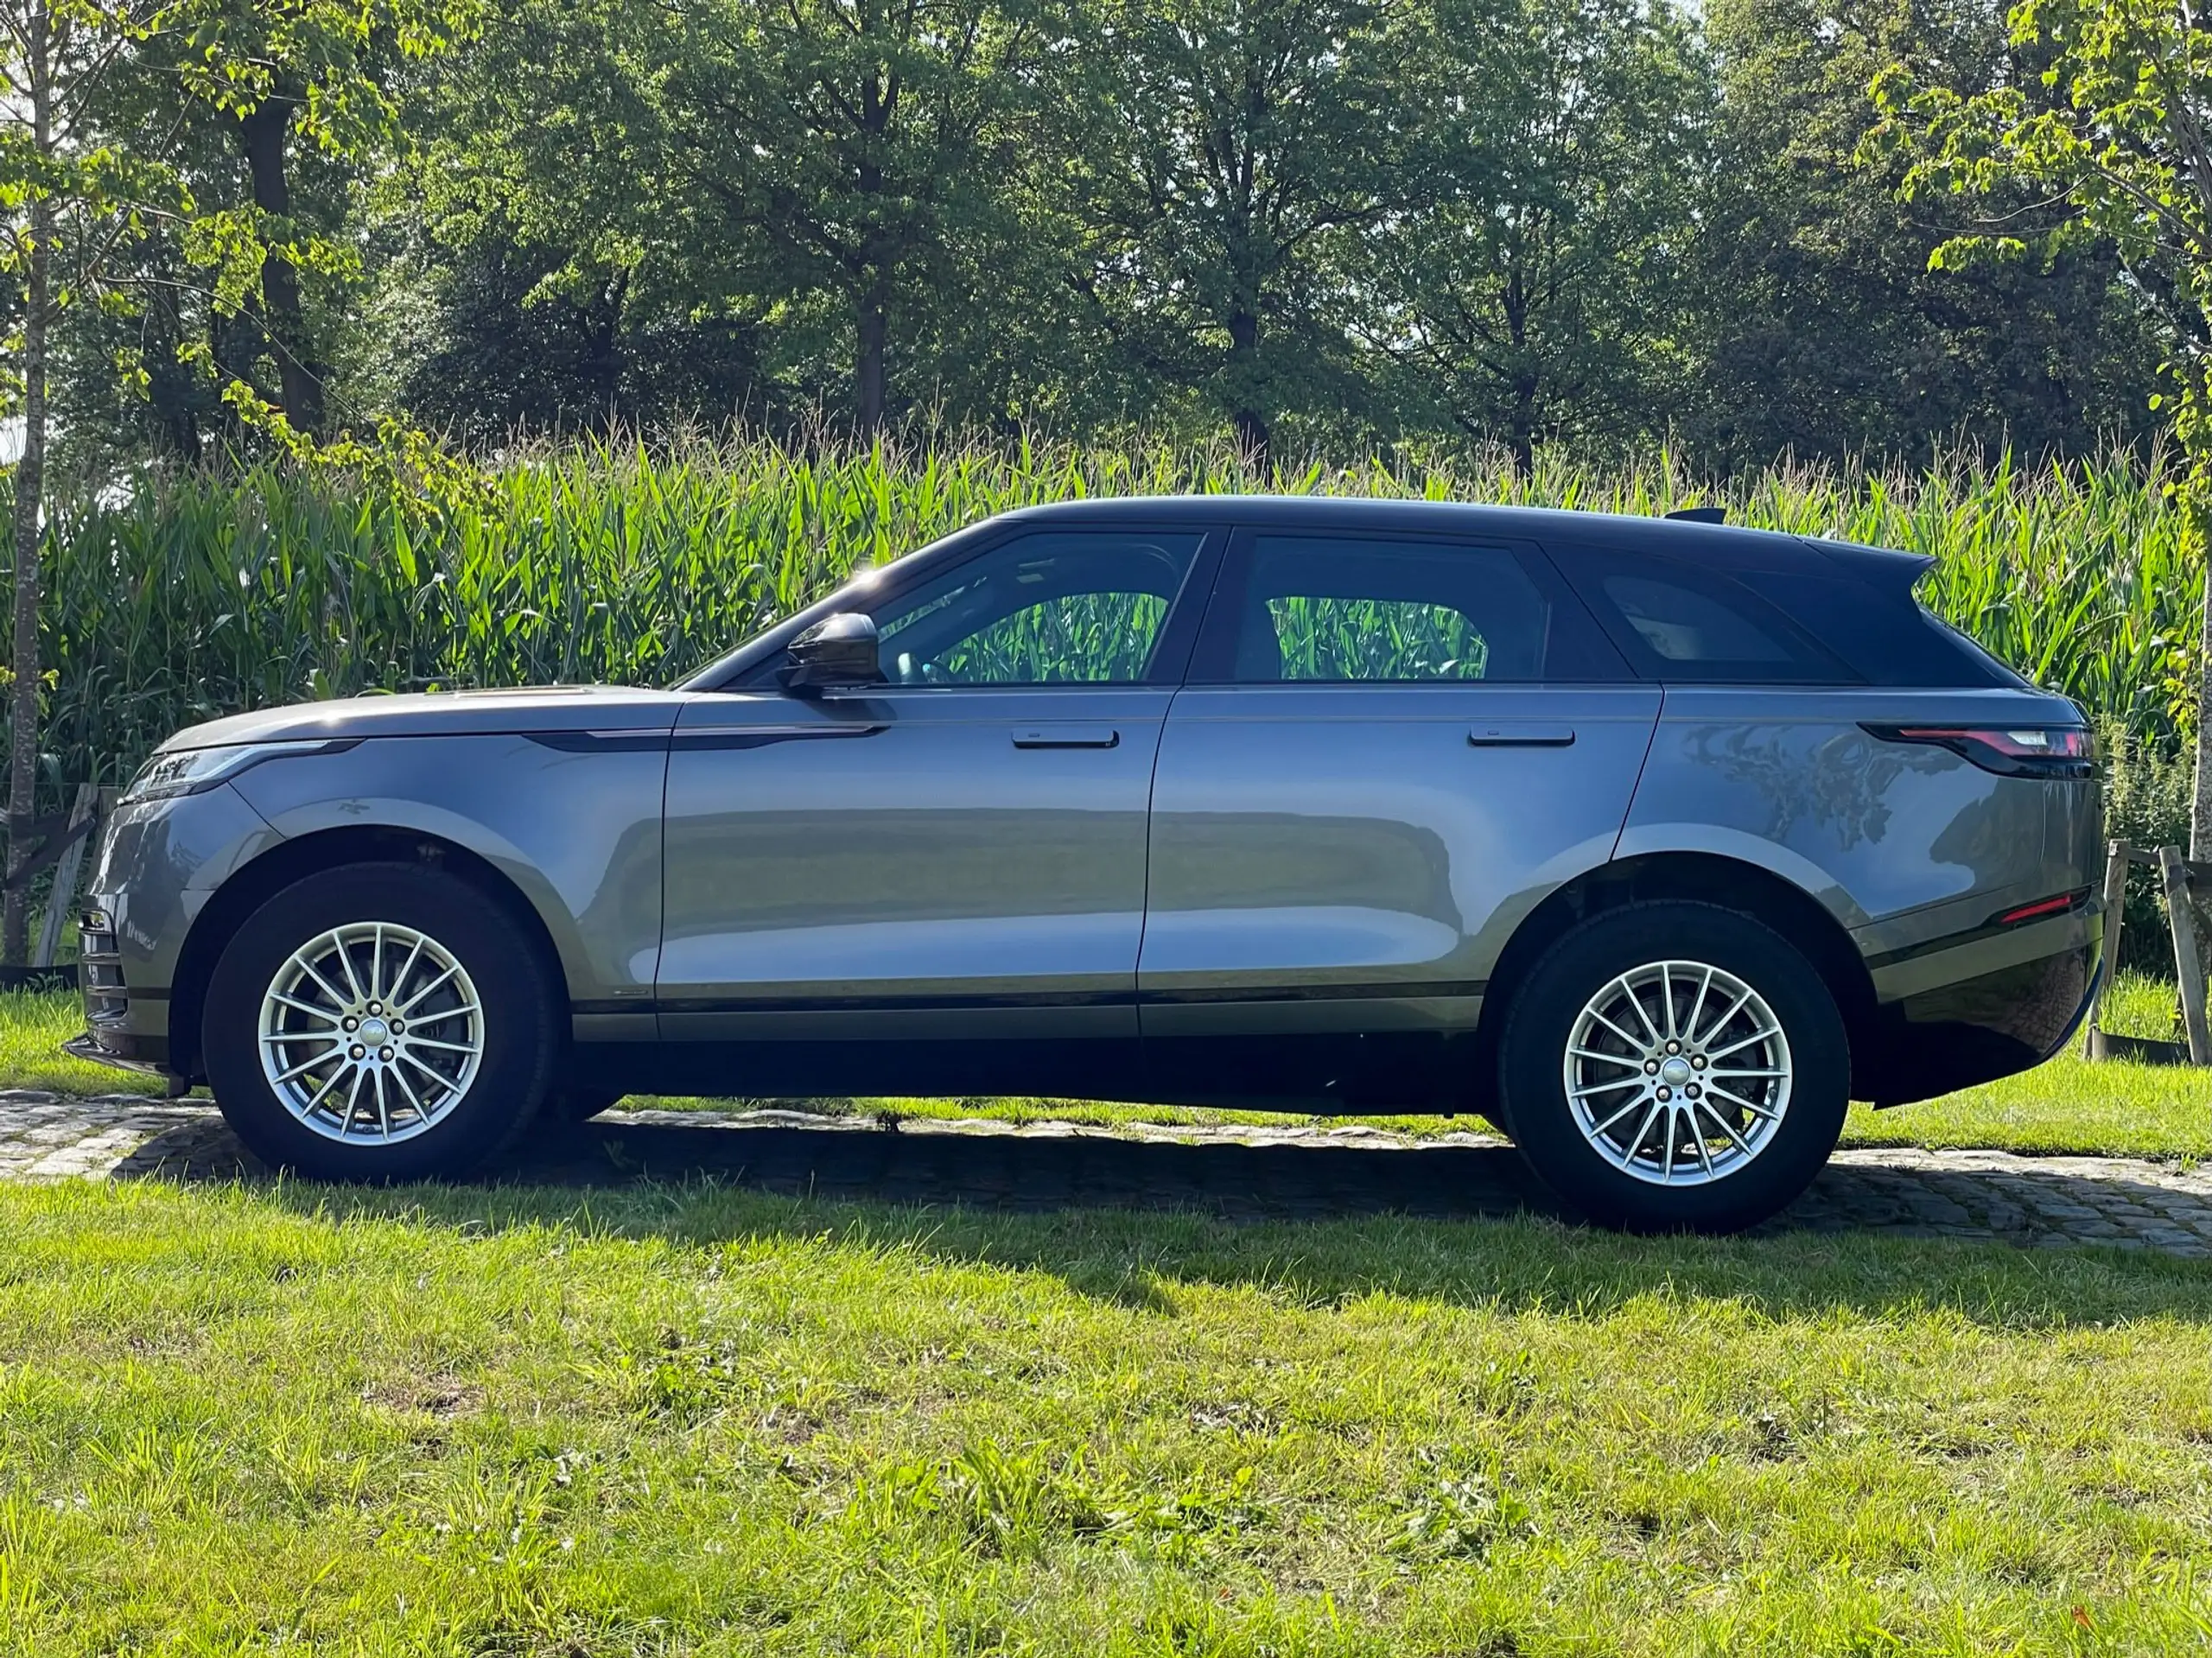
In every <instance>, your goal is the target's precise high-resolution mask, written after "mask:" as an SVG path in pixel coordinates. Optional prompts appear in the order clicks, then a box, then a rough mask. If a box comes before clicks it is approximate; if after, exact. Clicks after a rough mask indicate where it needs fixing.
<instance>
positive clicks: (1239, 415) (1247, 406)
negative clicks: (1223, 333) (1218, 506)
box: [1229, 311, 1274, 473]
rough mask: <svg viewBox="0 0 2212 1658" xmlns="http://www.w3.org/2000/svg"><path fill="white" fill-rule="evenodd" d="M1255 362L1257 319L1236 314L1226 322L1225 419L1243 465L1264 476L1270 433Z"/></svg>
mask: <svg viewBox="0 0 2212 1658" xmlns="http://www.w3.org/2000/svg"><path fill="white" fill-rule="evenodd" d="M1259 359H1260V319H1259V318H1258V317H1256V316H1255V315H1253V314H1250V313H1249V312H1245V311H1239V312H1236V313H1235V314H1232V315H1231V316H1230V319H1229V391H1230V399H1231V401H1232V405H1233V406H1232V407H1231V408H1230V413H1229V419H1230V424H1231V425H1232V426H1233V427H1235V429H1236V447H1237V448H1239V449H1240V450H1242V451H1243V454H1244V458H1245V461H1247V463H1248V464H1249V465H1250V467H1252V468H1253V470H1254V471H1255V472H1258V473H1265V472H1266V471H1267V469H1268V461H1269V459H1270V456H1271V451H1272V449H1273V448H1274V433H1273V432H1272V431H1270V430H1269V429H1268V416H1267V411H1266V410H1263V409H1262V408H1261V407H1260V406H1259V404H1260V397H1259V387H1258V384H1257V383H1258V379H1259V372H1260V360H1259Z"/></svg>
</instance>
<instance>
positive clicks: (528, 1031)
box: [202, 863, 557, 1179]
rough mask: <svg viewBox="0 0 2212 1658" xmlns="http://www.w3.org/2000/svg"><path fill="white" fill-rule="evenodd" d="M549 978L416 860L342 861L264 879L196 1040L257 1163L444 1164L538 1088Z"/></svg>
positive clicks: (546, 1041) (503, 1129)
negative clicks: (267, 892)
mask: <svg viewBox="0 0 2212 1658" xmlns="http://www.w3.org/2000/svg"><path fill="white" fill-rule="evenodd" d="M553 1007H554V998H553V995H552V991H551V984H550V975H549V974H548V973H547V971H546V968H545V965H544V963H543V962H541V961H540V960H539V959H538V957H537V952H535V951H534V950H531V948H530V947H529V945H528V944H527V943H524V942H523V941H522V939H521V938H520V937H518V929H517V927H516V925H515V922H514V918H513V917H512V916H510V915H509V914H507V912H505V910H504V909H503V908H501V906H500V905H499V904H498V903H497V902H495V901H494V900H493V899H492V898H490V897H488V896H487V895H486V894H485V893H482V892H480V891H479V890H478V889H477V888H476V887H474V886H472V885H470V884H469V883H467V882H466V881H463V880H459V879H457V878H456V877H454V876H453V875H451V874H448V873H445V872H444V871H442V870H439V869H436V868H433V867H424V866H422V865H414V864H398V863H364V864H349V865H346V866H343V867H339V868H336V869H332V870H328V871H326V872H324V873H320V874H316V875H313V876H310V877H308V879H306V880H302V881H300V882H297V883H296V884H295V885H294V886H289V887H287V888H286V889H285V890H284V891H283V892H281V893H277V894H276V895H275V896H274V897H273V898H271V899H269V901H268V902H267V903H265V904H264V905H262V907H261V908H260V909H259V910H257V912H255V913H254V914H253V915H251V917H249V918H247V920H246V922H245V924H244V925H243V926H242V927H240V928H239V930H238V933H237V935H236V937H233V938H232V941H231V943H230V944H229V946H228V947H227V948H226V950H225V951H224V953H223V956H222V959H221V960H220V962H218V963H217V965H216V969H215V973H214V976H213V981H211V983H210V985H209V987H208V995H207V1013H206V1020H205V1026H204V1028H203V1032H202V1043H203V1046H204V1049H205V1052H206V1056H207V1072H208V1078H209V1081H210V1082H211V1083H213V1087H214V1090H215V1096H216V1100H217V1102H218V1103H219V1104H220V1105H221V1106H222V1108H223V1112H224V1115H226V1117H227V1118H228V1119H229V1120H230V1121H231V1123H232V1127H233V1128H236V1129H237V1131H238V1135H239V1137H240V1138H241V1139H242V1140H245V1142H246V1143H247V1145H248V1146H250V1147H251V1148H252V1149H253V1150H254V1151H255V1152H256V1153H257V1154H258V1155H260V1156H261V1157H262V1158H263V1159H265V1160H267V1161H269V1162H271V1163H275V1164H278V1165H282V1166H287V1167H291V1168H296V1169H299V1170H302V1171H303V1172H308V1173H311V1174H316V1175H321V1176H325V1177H329V1178H356V1179H358V1178H369V1179H377V1178H384V1179H405V1178H421V1177H423V1176H428V1175H434V1174H447V1173H454V1172H460V1171H461V1170H463V1169H466V1168H468V1167H470V1166H474V1164H476V1163H478V1162H480V1161H481V1160H482V1159H484V1158H486V1157H487V1156H489V1155H491V1154H492V1153H493V1152H495V1151H497V1150H498V1149H499V1147H501V1146H502V1145H504V1144H505V1142H506V1140H508V1139H509V1138H510V1137H512V1134H514V1133H515V1132H516V1131H517V1130H518V1128H520V1127H521V1126H522V1124H523V1123H524V1122H526V1121H528V1120H529V1119H530V1117H531V1115H533V1114H534V1113H535V1111H536V1110H537V1106H538V1103H539V1102H540V1100H541V1099H542V1098H543V1096H544V1095H545V1092H546V1089H547V1084H548V1081H549V1078H550V1075H551V1070H552V1064H553V1058H554V1055H555V1052H556V1045H557V1031H556V1026H555V1022H554V1017H553V1011H552V1010H553Z"/></svg>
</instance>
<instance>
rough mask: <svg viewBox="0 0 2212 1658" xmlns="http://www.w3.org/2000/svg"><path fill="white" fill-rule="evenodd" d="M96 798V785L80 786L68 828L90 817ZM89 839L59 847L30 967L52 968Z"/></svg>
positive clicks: (72, 902) (97, 793) (87, 836)
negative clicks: (59, 854) (62, 925)
mask: <svg viewBox="0 0 2212 1658" xmlns="http://www.w3.org/2000/svg"><path fill="white" fill-rule="evenodd" d="M99 798H100V789H99V785H98V784H97V783H80V784H79V785H77V797H76V799H75V800H73V802H71V803H70V806H69V828H70V829H76V828H77V827H78V826H79V825H80V824H82V823H85V822H86V820H87V819H88V818H90V817H91V816H92V813H93V811H94V810H96V809H97V808H98V806H99ZM65 832H66V831H65ZM91 838H92V836H91V835H89V834H86V835H79V836H78V837H77V838H76V839H75V840H73V841H72V842H69V844H68V845H67V846H66V847H64V848H61V857H60V861H58V862H56V863H55V864H54V886H53V889H52V891H51V892H50V893H49V894H48V898H47V900H46V921H45V924H43V925H42V926H41V927H40V928H39V930H38V953H37V954H36V955H35V956H32V957H31V965H32V966H33V967H52V966H53V965H54V952H55V951H56V950H60V948H61V923H62V921H63V918H66V917H67V915H68V913H69V912H70V910H71V909H72V908H73V905H74V903H75V900H76V897H77V871H78V869H79V867H80V866H81V865H82V864H83V863H84V861H85V842H87V841H89V840H90V839H91Z"/></svg>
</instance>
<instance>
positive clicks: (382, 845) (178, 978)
mask: <svg viewBox="0 0 2212 1658" xmlns="http://www.w3.org/2000/svg"><path fill="white" fill-rule="evenodd" d="M349 863H418V864H422V865H424V866H426V867H434V868H439V869H443V870H445V871H446V872H447V873H450V874H454V875H457V876H459V877H460V878H461V879H462V880H466V881H467V882H468V883H469V884H470V885H471V886H474V887H476V888H477V889H478V890H479V891H480V892H482V893H484V894H485V895H486V897H487V898H489V899H492V900H493V902H494V903H496V904H498V905H500V907H501V908H503V909H505V911H507V912H509V914H510V915H512V918H514V922H515V925H516V928H517V931H518V934H519V936H520V937H523V938H524V939H525V940H526V941H527V942H528V943H529V946H530V947H531V949H533V950H537V952H538V953H539V955H540V957H541V959H542V960H543V962H544V963H545V965H546V967H547V969H549V971H550V973H551V974H552V975H553V980H554V982H555V983H556V985H558V984H563V983H565V982H566V975H565V972H564V971H563V962H562V959H561V952H560V950H558V949H557V948H556V945H555V943H554V939H553V935H552V932H551V931H550V929H549V928H548V927H547V926H546V924H545V918H544V917H543V915H541V914H540V913H539V912H538V910H537V905H534V904H532V903H531V901H530V899H529V897H528V895H527V894H525V893H524V892H523V890H522V888H521V887H520V886H518V885H516V883H515V882H514V880H512V878H511V877H510V876H509V875H508V874H507V873H505V871H503V870H502V869H500V868H499V866H498V865H497V864H495V863H493V861H491V860H490V859H488V858H486V857H485V856H484V855H483V854H481V853H479V852H474V851H472V850H471V849H470V848H467V847H465V846H462V845H461V843H460V842H455V841H451V840H448V839H447V838H446V837H444V836H443V835H432V834H429V833H426V832H424V831H423V830H420V829H399V828H393V827H390V826H381V825H362V826H358V827H347V828H343V829H321V830H317V831H315V832H314V833H312V834H308V835H300V836H298V837H297V838H296V839H293V840H289V841H283V842H278V843H277V845H276V846H273V847H271V848H270V849H269V850H268V851H266V852H264V853H263V854H261V855H260V856H259V857H257V858H256V859H254V860H253V861H251V862H250V863H247V864H245V865H244V866H243V867H240V868H239V869H238V871H237V872H236V873H233V874H232V876H231V878H230V879H229V880H226V881H225V882H224V883H223V884H222V885H221V886H219V887H217V888H216V889H215V892H214V894H213V897H211V898H210V899H208V900H207V903H206V904H205V905H202V906H201V908H200V913H199V914H198V915H196V916H194V918H193V921H192V925H191V927H190V929H189V930H188V931H187V932H186V934H185V938H184V945H183V948H182V949H181V950H180V951H179V952H178V955H177V962H176V970H175V974H174V975H173V976H172V978H171V980H170V985H171V987H172V988H171V990H170V995H169V1056H170V1057H169V1064H170V1065H171V1066H172V1067H173V1068H174V1069H175V1070H176V1071H178V1072H179V1073H180V1074H181V1075H182V1076H185V1077H190V1078H192V1079H194V1080H195V1081H197V1080H200V1078H201V1077H202V1076H203V1073H204V1069H205V1061H204V1059H203V1057H202V1056H201V1053H200V1018H201V1015H202V1013H203V1012H204V1011H205V1009H206V1006H207V981H208V979H209V978H210V976H211V975H213V972H214V969H215V963H216V962H218V961H219V960H220V959H221V958H222V954H223V950H224V949H225V948H226V946H227V945H228V944H229V943H230V942H231V940H232V938H233V937H236V936H237V934H238V929H239V928H240V927H242V926H244V925H245V921H246V918H247V917H249V916H251V914H253V912H255V911H256V910H257V909H259V908H260V907H261V906H262V905H263V904H264V903H265V902H266V901H267V900H268V899H270V897H271V896H273V895H274V894H276V893H279V892H281V891H283V889H284V888H285V887H287V886H290V885H291V884H292V883H293V882H294V881H296V880H302V879H303V878H304V877H306V876H308V875H311V874H314V873H315V872H316V871H318V870H322V869H334V868H336V867H339V866H340V865H341V864H349ZM556 1024H557V1025H559V1026H562V1027H563V1028H565V1020H562V1021H556Z"/></svg>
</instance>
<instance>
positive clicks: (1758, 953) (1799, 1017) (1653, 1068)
mask: <svg viewBox="0 0 2212 1658" xmlns="http://www.w3.org/2000/svg"><path fill="white" fill-rule="evenodd" d="M1502 1058H1503V1064H1502V1076H1501V1078H1500V1081H1501V1084H1502V1086H1503V1088H1504V1089H1505V1091H1506V1096H1507V1102H1508V1105H1509V1108H1510V1112H1511V1115H1512V1118H1513V1124H1514V1130H1515V1134H1516V1142H1517V1143H1518V1144H1519V1146H1520V1147H1521V1149H1522V1153H1523V1154H1524V1155H1525V1156H1527V1158H1528V1159H1529V1162H1530V1163H1531V1164H1532V1165H1533V1166H1535V1170H1536V1172H1538V1173H1539V1174H1541V1176H1542V1177H1543V1178H1544V1179H1545V1180H1546V1181H1547V1182H1548V1184H1549V1185H1551V1186H1552V1187H1553V1188H1554V1190H1556V1191H1558V1192H1559V1193H1560V1196H1562V1197H1565V1198H1567V1201H1568V1202H1569V1203H1570V1204H1573V1205H1574V1206H1575V1207H1576V1208H1578V1209H1580V1210H1582V1211H1583V1212H1584V1213H1586V1214H1587V1215H1589V1216H1591V1217H1592V1218H1593V1219H1597V1220H1600V1221H1604V1222H1605V1223H1610V1224H1617V1225H1624V1226H1630V1227H1635V1228H1637V1229H1677V1228H1687V1229H1700V1230H1726V1229H1733V1228H1737V1227H1742V1226H1748V1225H1751V1224H1752V1223H1756V1222H1758V1221H1760V1220H1764V1218H1766V1217H1768V1216H1770V1215H1771V1214H1773V1213H1774V1212H1775V1211H1776V1210H1779V1209H1781V1208H1782V1207H1783V1205H1785V1204H1788V1203H1789V1201H1790V1200H1791V1199H1792V1198H1794V1197H1796V1196H1797V1195H1798V1193H1800V1192H1801V1191H1803V1190H1804V1188H1805V1186H1806V1185H1808V1183H1809V1182H1810V1181H1811V1179H1812V1178H1813V1176H1814V1174H1815V1172H1818V1170H1819V1168H1820V1166H1821V1163H1822V1162H1824V1161H1825V1160H1826V1159H1827V1155H1828V1153H1829V1152H1831V1151H1832V1150H1833V1149H1834V1146H1835V1141H1836V1137H1837V1135H1838V1134H1840V1132H1841V1130H1842V1126H1843V1115H1844V1110H1845V1108H1846V1105H1847V1096H1848V1093H1849V1054H1848V1050H1847V1045H1846V1042H1845V1038H1844V1032H1843V1026H1842V1020H1841V1019H1840V1016H1839V1015H1838V1013H1837V1011H1836V1007H1835V1001H1834V998H1833V996H1831V995H1830V994H1829V992H1828V989H1827V986H1826V984H1825V983H1824V982H1823V981H1821V977H1820V975H1819V974H1818V973H1816V972H1815V970H1814V969H1813V967H1812V966H1811V964H1810V963H1809V962H1807V961H1806V960H1805V958H1804V957H1803V956H1801V955H1800V954H1799V953H1798V952H1797V951H1796V950H1793V949H1792V948H1791V947H1790V946H1789V943H1786V942H1785V941H1784V940H1783V938H1782V937H1780V936H1779V935H1778V934H1777V933H1775V932H1774V931H1772V930H1771V929H1770V928H1768V927H1766V926H1764V925H1763V924H1760V923H1759V922H1758V921H1755V920H1753V919H1751V918H1750V917H1748V916H1744V915H1739V914H1737V913H1735V912H1732V911H1728V910H1723V909H1719V908H1718V907H1715V906H1713V905H1705V904H1692V903H1677V902H1668V903H1650V904H1637V905H1630V906H1628V907H1627V908H1624V909H1621V910H1617V911H1613V912H1608V913H1605V914H1602V915H1599V916H1597V917H1595V918H1592V919H1591V920H1589V921H1587V922H1585V923H1584V924H1581V925H1580V926H1579V927H1577V928H1575V929H1574V930H1573V931H1570V932H1569V933H1567V935H1566V936H1565V937H1561V938H1560V940H1559V941H1558V942H1557V943H1554V945H1553V946H1552V947H1551V949H1550V950H1548V951H1547V952H1546V954H1545V955H1544V956H1543V957H1542V958H1541V960H1540V961H1539V962H1537V964H1536V967H1535V970H1534V971H1533V972H1532V973H1531V974H1530V975H1529V977H1528V979H1527V980H1526V981H1524V982H1523V983H1522V985H1520V986H1519V987H1517V988H1516V990H1515V992H1514V998H1513V1002H1512V1006H1511V1007H1510V1011H1509V1013H1508V1020H1507V1026H1506V1031H1505V1038H1504V1042H1503V1050H1502Z"/></svg>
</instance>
